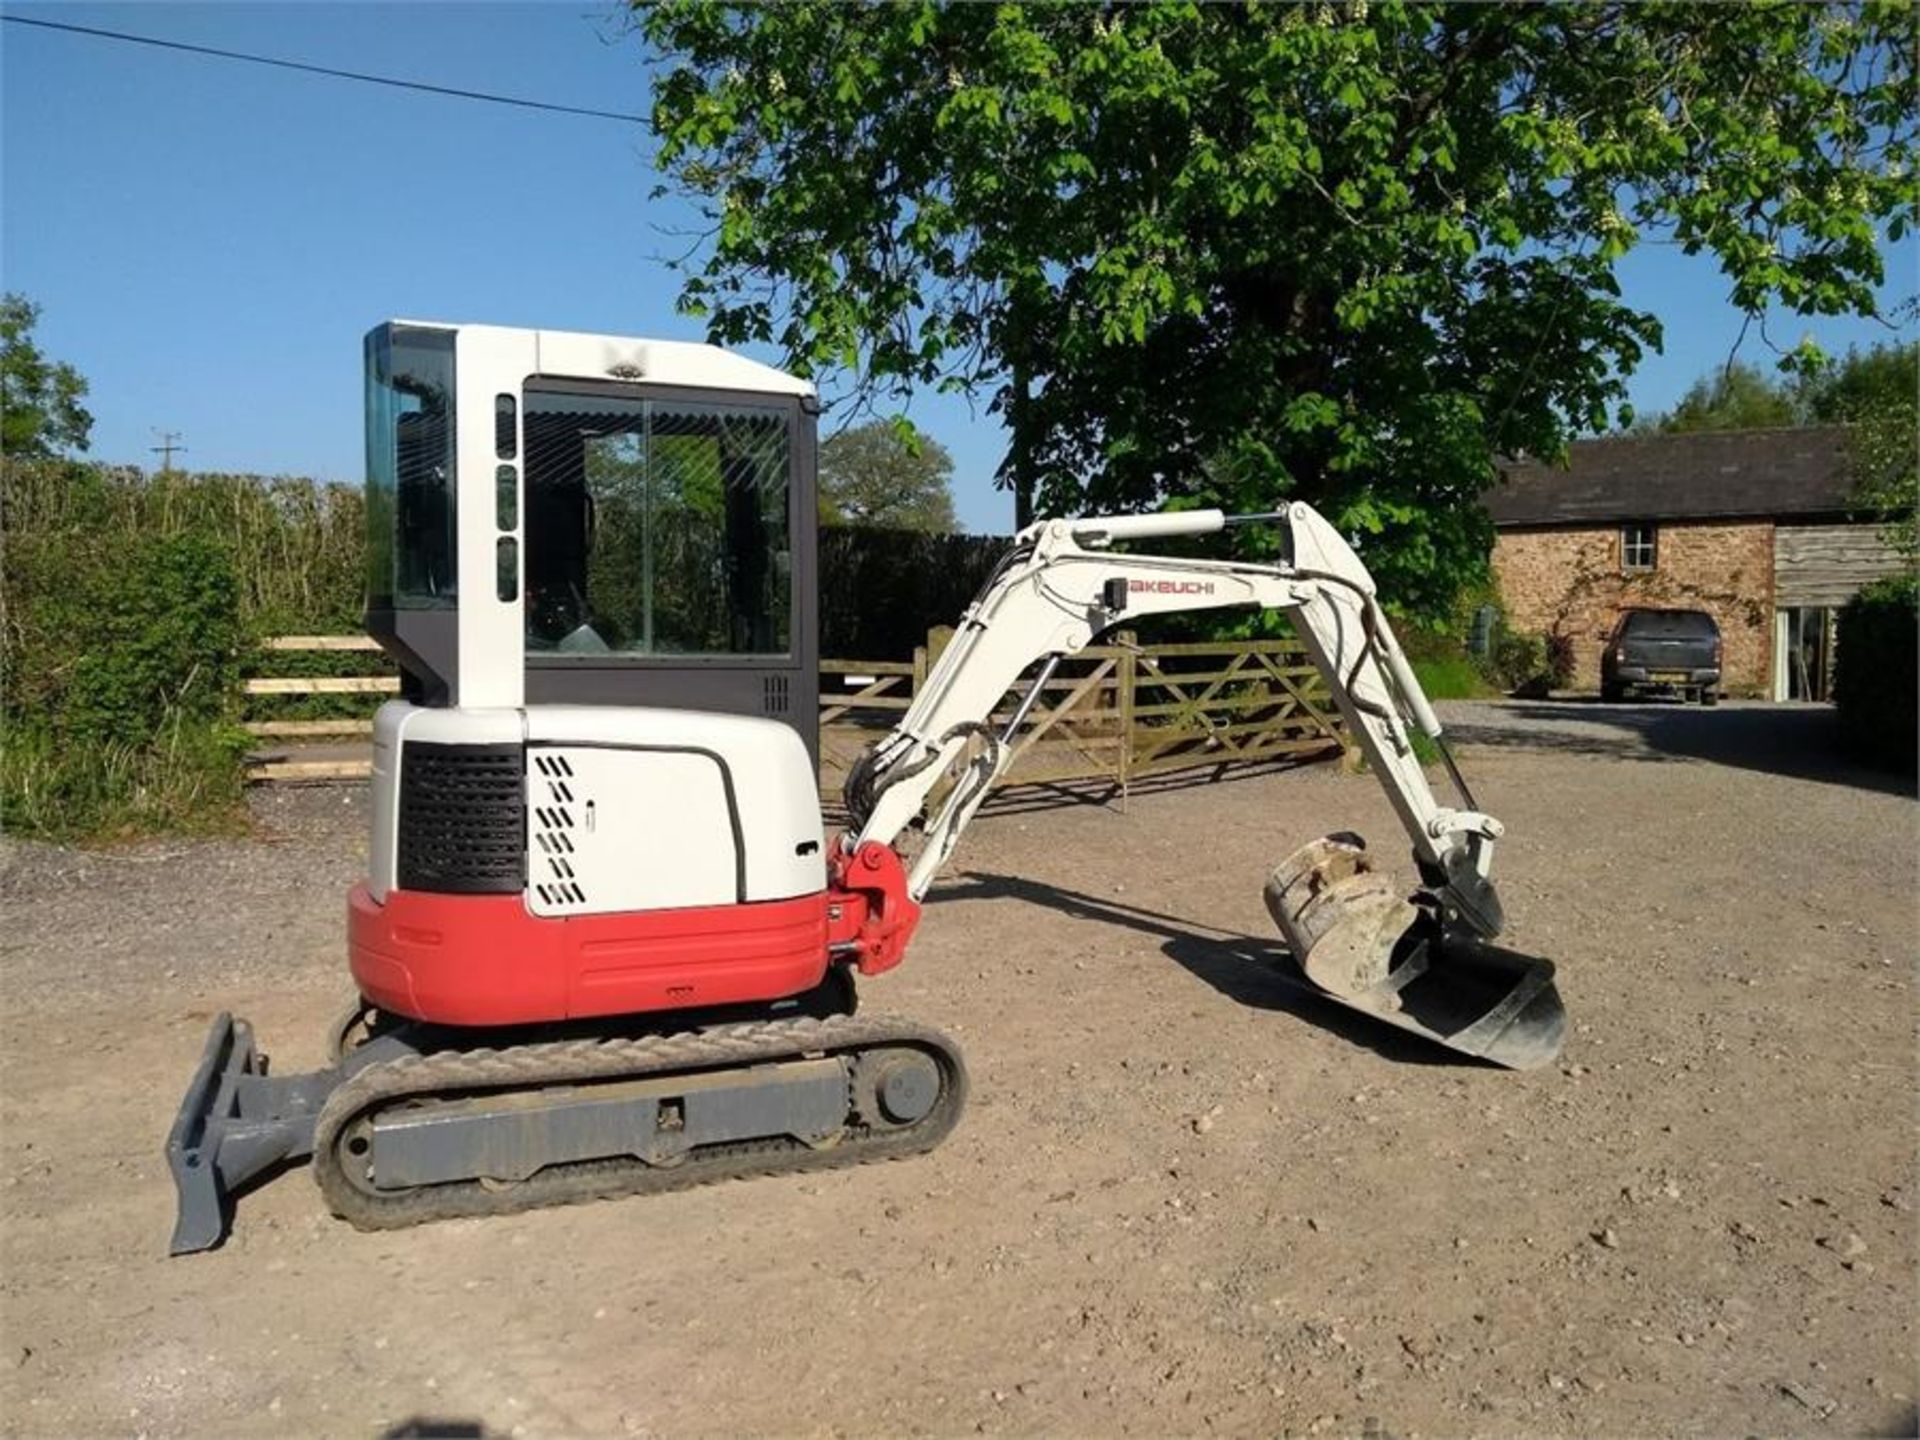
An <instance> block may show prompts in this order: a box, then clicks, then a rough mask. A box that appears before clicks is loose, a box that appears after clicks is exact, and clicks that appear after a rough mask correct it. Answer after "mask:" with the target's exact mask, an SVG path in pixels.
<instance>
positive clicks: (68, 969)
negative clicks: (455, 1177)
mask: <svg viewBox="0 0 1920 1440" xmlns="http://www.w3.org/2000/svg"><path fill="white" fill-rule="evenodd" d="M1443 708H1444V710H1445V712H1446V714H1447V716H1448V719H1449V722H1450V724H1451V725H1452V726H1453V728H1454V730H1455V733H1456V735H1457V737H1458V738H1459V740H1460V741H1461V742H1462V746H1461V759H1462V763H1463V765H1464V767H1465V768H1466V769H1467V771H1468V774H1469V776H1470V778H1471V779H1472V780H1473V782H1474V784H1475V787H1476V790H1477V792H1478V798H1479V800H1480V802H1481V804H1482V805H1483V806H1484V807H1485V808H1487V809H1489V810H1491V811H1492V812H1494V813H1496V814H1498V815H1500V816H1501V817H1502V818H1503V819H1504V820H1505V821H1506V822H1507V825H1508V827H1509V834H1508V839H1507V841H1506V843H1505V844H1504V845H1503V846H1502V849H1501V852H1500V855H1499V858H1498V861H1497V864H1496V873H1497V874H1498V876H1499V877H1500V879H1501V886H1502V895H1503V898H1504V900H1505V902H1506V906H1507V910H1508V913H1509V916H1510V918H1511V920H1512V922H1513V923H1512V928H1511V931H1510V932H1509V937H1508V938H1509V940H1510V942H1511V943H1512V944H1513V945H1514V946H1515V947H1516V948H1522V949H1527V950H1531V951H1533V952H1535V953H1539V954H1542V955H1546V956H1548V957H1550V958H1552V959H1553V960H1554V961H1555V962H1556V963H1557V964H1558V965H1559V966H1560V976H1561V988H1562V992H1563V994H1564V995H1565V998H1566V1002H1567V1006H1568V1010H1569V1012H1570V1014H1571V1017H1572V1021H1573V1025H1572V1032H1571V1034H1570V1038H1569V1044H1568V1047H1567V1050H1566V1053H1565V1055H1564V1056H1563V1058H1562V1062H1561V1064H1560V1065H1558V1066H1556V1067H1554V1068H1552V1069H1550V1070H1547V1071H1544V1072H1541V1073H1537V1074H1534V1075H1528V1076H1519V1075H1512V1074H1508V1073H1505V1072H1500V1071H1495V1070H1492V1069H1488V1068H1484V1067H1479V1066H1474V1065H1470V1064H1465V1063H1460V1062H1458V1061H1457V1060H1456V1059H1455V1058H1453V1057H1450V1056H1449V1055H1448V1054H1446V1053H1445V1052H1441V1051H1437V1050H1434V1049H1431V1048H1429V1047H1427V1046H1425V1045H1423V1044H1422V1043H1420V1042H1419V1041H1417V1040H1414V1039H1412V1038H1410V1037H1406V1036H1403V1035H1401V1034H1400V1033H1398V1032H1395V1031H1391V1030H1385V1029H1381V1028H1379V1027H1377V1026H1375V1025H1373V1024H1371V1023H1370V1022H1367V1021H1365V1020H1364V1019H1362V1018H1360V1017H1356V1016H1352V1015H1350V1014H1348V1013H1347V1012H1344V1011H1341V1010H1338V1009H1337V1008H1334V1007H1332V1006H1330V1005H1327V1004H1325V1003H1323V1002H1321V1001H1319V1000H1317V999H1314V998H1312V997H1310V996H1305V995H1302V994H1301V993H1300V991H1299V990H1298V989H1296V988H1294V987H1292V986H1290V985H1289V984H1287V983H1285V982H1284V981H1283V980H1281V979H1280V978H1279V976H1278V975H1277V973H1276V971H1275V970H1274V968H1273V965H1272V963H1271V961H1272V956H1273V950H1274V942H1273V939H1272V936H1271V930H1270V926H1269V924H1268V922H1267V920H1266V917H1265V914H1264V911H1263V909H1262V906H1261V902H1260V885H1261V882H1262V880H1263V878H1264V876H1265V873H1266V869H1267V867H1268V866H1269V865H1270V864H1271V863H1272V862H1273V861H1274V860H1275V859H1277V858H1279V857H1280V856H1281V855H1282V854H1283V853H1285V852H1286V851H1288V850H1290V849H1291V848H1292V847H1293V846H1294V845H1296V844H1298V843H1300V842H1302V841H1304V840H1306V839H1309V838H1311V837H1312V836H1314V835H1317V834H1320V833H1323V832H1325V831H1328V830H1335V829H1344V828H1355V829H1359V830H1361V831H1363V832H1364V833H1367V834H1369V835H1371V836H1372V837H1373V838H1374V840H1375V842H1376V844H1378V845H1380V846H1382V847H1383V848H1391V849H1392V850H1394V851H1395V852H1397V851H1398V849H1399V845H1398V842H1397V841H1396V840H1395V838H1394V833H1393V832H1394V824H1393V820H1392V817H1391V814H1390V812H1389V810H1388V808H1387V806H1386V804H1385V801H1384V800H1383V799H1382V797H1381V795H1380V793H1379V791H1378V789H1377V787H1375V786H1374V785H1373V784H1372V783H1371V782H1370V781H1369V780H1368V779H1367V778H1365V777H1363V776H1352V775H1341V774H1339V773H1337V772H1336V770H1335V769H1334V767H1331V766H1319V767H1313V768H1309V769H1302V770H1296V771H1291V772H1284V771H1282V772H1272V771H1270V772H1267V773H1264V774H1258V775H1253V776H1248V777H1243V778H1232V779H1227V780H1224V781H1221V782H1219V783H1186V784H1179V785H1174V784H1166V783H1164V782H1163V783H1162V784H1160V785H1159V786H1158V787H1156V788H1154V789H1152V790H1140V791H1136V792H1135V794H1134V795H1133V796H1132V798H1131V799H1130V801H1129V802H1128V803H1127V804H1126V805H1124V806H1121V805H1119V804H1109V805H1100V804H1093V803H1072V802H1070V801H1068V800H1066V799H1064V798H1063V797H1061V796H1059V795H1056V794H1052V793H1034V792H1025V793H1018V792H1016V793H1014V794H1011V795H1009V796H1007V797H1004V798H1003V799H1002V800H1000V801H998V802H996V805H995V806H994V807H993V809H992V810H991V811H990V812H989V813H988V814H987V815H986V816H985V817H983V818H982V820H981V821H980V822H979V824H978V825H977V827H976V829H975V831H974V832H973V833H972V834H971V835H970V836H969V837H968V840H967V842H966V844H965V845H963V847H962V850H961V853H960V856H959V865H958V867H957V868H956V871H955V873H954V874H953V876H952V877H950V878H949V879H948V880H947V881H946V882H945V883H943V885H942V886H941V887H940V888H939V889H938V890H937V891H936V892H935V895H934V896H933V898H932V903H931V904H930V905H929V907H928V913H927V916H926V919H925V921H924V923H923V925H922V927H921V931H920V936H919V938H918V940H917V942H916V946H915V950H914V952H913V955H912V956H911V958H910V961H909V963H908V964H907V965H906V966H905V967H903V968H902V969H901V970H900V971H898V972H896V973H895V974H893V975H889V976H886V977H884V978H882V979H880V980H877V981H874V982H871V983H870V984H869V985H868V986H867V987H866V1000H867V1003H868V1005H869V1006H870V1007H872V1008H876V1009H892V1010H898V1011H901V1012H904V1013H910V1014H913V1015H915V1016H917V1017H919V1018H922V1019H925V1020H927V1021H930V1022H932V1023H935V1024H938V1025H941V1026H942V1027H943V1028H945V1029H947V1030H949V1031H950V1032H952V1033H953V1034H955V1035H956V1036H957V1037H958V1038H959V1039H960V1041H961V1043H962V1044H963V1045H964V1046H965V1047H966V1049H967V1052H968V1055H969V1059H970V1063H971V1065H972V1067H973V1073H974V1094H975V1099H974V1102H973V1104H972V1106H971V1108H970V1111H969V1113H968V1115H967V1116H966V1117H965V1118H964V1119H963V1121H962V1123H961V1126H960V1129H959V1130H958V1132H957V1133H956V1135H955V1136H954V1138H953V1139H952V1140H950V1141H949V1142H948V1143H947V1144H946V1145H945V1146H944V1147H942V1148H941V1149H940V1150H939V1151H937V1152H936V1153H935V1154H933V1155H931V1156H928V1157H925V1158H923V1159H919V1160H915V1161H910V1162H906V1163H902V1164H897V1165H884V1166H870V1167H866V1168H864V1169H861V1170H857V1171H852V1172H847V1173H844V1174H838V1175H831V1176H826V1177H819V1178H813V1179H794V1180H783V1181H761V1182H755V1183H750V1184H738V1185H731V1186H723V1187H717V1188H712V1189H708V1190H703V1191H697V1192H691V1193H686V1194H680V1195H672V1196H666V1197H662V1198H658V1199H653V1200H646V1201H635V1202H625V1203H613V1204H602V1205H596V1206H588V1207H584V1208H580V1209H572V1210H562V1211H549V1212H546V1213H543V1214H537V1215H527V1216H518V1217H513V1218H508V1219H500V1220H488V1221H469V1222H457V1223H452V1224H443V1225H438V1226H431V1227H426V1228H423V1229H419V1230H414V1231H406V1232H399V1233H393V1234H385V1235H362V1234H357V1233H355V1232H354V1231H352V1230H350V1229H347V1228H345V1227H344V1226H341V1225H340V1224H338V1223H337V1222H335V1221H333V1220H331V1219H330V1218H329V1217H328V1216H327V1215H326V1213H325V1211H324V1208H323V1207H322V1205H321V1202H320V1198H319V1196H318V1194H317V1192H316V1191H315V1190H314V1188H313V1186H312V1185H311V1184H310V1183H309V1182H308V1181H307V1179H306V1177H305V1176H304V1175H303V1174H300V1173H298V1172H294V1173H289V1174H286V1175H283V1176H280V1177H279V1178H277V1179H275V1180H274V1181H272V1182H271V1183H269V1184H267V1185H265V1186H264V1187H262V1188H261V1189H259V1190H258V1191H256V1192H255V1193H253V1194H251V1195H249V1196H247V1197H245V1198H244V1200H243V1201H242V1203H241V1205H240V1208H239V1214H238V1219H237V1223H236V1226H235V1231H234V1235H233V1238H232V1240H231V1241H230V1242H229V1243H228V1244H227V1245H226V1246H225V1248H223V1249H221V1250H219V1251H217V1252H214V1253H211V1254H208V1255H203V1256H198V1257H193V1258H188V1259H182V1260H171V1261H170V1260H167V1259H165V1258H163V1257H164V1249H165V1242H166V1236H167V1232H168V1229H169V1227H170V1223H171V1211H172V1194H171V1188H170V1186H169V1183H168V1180H167V1174H166V1169H165V1166H164V1164H163V1163H162V1161H161V1158H160V1147H161V1141H162V1138H163V1136H164V1133H165V1130H166V1127H167V1124H168V1122H169V1120H170V1119H171V1114H172V1110H173V1107H174V1105H175V1104H176V1102H177V1099H178V1095H179V1091H180V1088H181V1087H182V1086H183V1085H184V1084H185V1081H186V1078H187V1075H188V1072H189V1071H190V1069H191V1067H192V1064H193V1062H194V1060H195V1058H196V1057H197V1055H198V1052H199V1049H200V1045H201V1040H202V1037H203V1035H204V1032H205V1029H206V1025H207V1021H208V1017H209V1016H210V1015H211V1014H212V1013H213V1012H214V1011H216V1010H217V1009H220V1008H223V1007H231V1008H232V1009H234V1010H235V1011H237V1012H239V1013H242V1014H245V1015H247V1016H249V1017H250V1018H251V1019H252V1020H253V1021H254V1022H255V1023H256V1025H257V1027H258V1030H259V1033H260V1035H261V1037H262V1039H263V1042H264V1043H265V1044H266V1045H267V1046H268V1047H269V1048H270V1049H271V1050H272V1051H273V1053H274V1055H275V1057H276V1060H277V1061H278V1062H279V1068H281V1069H283V1070H289V1071H290V1070H296V1069H299V1068H302V1067H304V1066H306V1065H309V1064H312V1063H314V1062H315V1061H316V1060H317V1058H318V1050H319V1046H320V1036H321V1032H322V1027H323V1025H324V1023H325V1021H326V1019H327V1018H328V1016H329V1014H330V1013H331V1012H332V1011H333V1010H334V1009H335V1007H336V1005H337V1003H338V1002H339V1000H340V998H341V990H342V974H343V972H342V970H341V966H340V956H339V948H340V921H341V909H342V899H341V897H342V893H343V891H344V890H345V888H346V886H347V885H348V884H349V883H350V882H351V880H352V879H353V878H354V877H355V876H356V875H357V873H358V872H359V870H360V868H361V866H362V864H363V862H364V848H365V847H364V839H363V836H362V829H363V826H364V823H365V813H364V804H363V797H362V796H361V795H360V794H359V792H358V791H356V790H352V789H311V790H300V791H282V792H277V793H273V794H267V795H262V796H261V797H260V800H259V834H258V837H257V838H256V839H254V840H252V841H248V842H208V843H191V844H184V843H174V844H166V845H152V846H141V847H136V848H130V849H122V850H116V851H111V852H104V853H90V854H81V853H76V852H72V851H60V850H49V849H44V848H40V847H33V846H14V847H12V848H10V849H8V850H6V851H4V852H0V867H3V869H4V874H3V876H0V887H4V889H3V892H0V893H4V896H5V900H6V907H7V925H6V927H5V933H4V935H3V936H0V954H3V955H4V964H5V970H4V974H5V976H6V978H7V982H8V986H7V988H8V999H9V1001H10V1013H11V1015H12V1016H13V1020H12V1022H11V1023H10V1024H9V1025H8V1027H7V1029H6V1032H5V1033H6V1044H5V1046H4V1052H3V1059H4V1065H5V1071H4V1085H0V1122H3V1128H0V1147H3V1148H4V1157H5V1164H4V1166H3V1167H0V1219H3V1220H4V1225H0V1301H3V1303H4V1309H3V1311H0V1326H3V1330H0V1335H3V1338H4V1350H3V1351H0V1377H3V1378H0V1420H3V1423H4V1427H5V1431H6V1433H10V1434H22V1435H40V1434H48V1435H56V1434H57V1435H64V1434H151V1435H155V1436H159V1435H194V1436H198V1435H211V1434H263V1433H273V1434H280V1433H286V1434H301V1435H352V1436H365V1435H368V1434H375V1433H381V1432H383V1431H386V1430H389V1429H391V1428H393V1427H398V1426H402V1425H404V1424H405V1423H406V1422H408V1421H409V1420H420V1419H432V1420H435V1421H443V1422H454V1421H458V1422H466V1423H467V1424H468V1425H469V1427H470V1428H469V1429H468V1431H466V1432H464V1433H475V1432H474V1431H473V1430H472V1428H471V1427H472V1426H481V1427H484V1428H485V1430H486V1432H488V1433H501V1434H530V1435H553V1434H606V1433H612V1434H635V1435H644V1434H682V1433H739V1432H759V1433H765V1432H781V1433H808V1434H812V1433H843V1432H853V1433H900V1432H914V1433H922V1432H925V1433H939V1434H947V1433H955V1432H974V1431H986V1432H1001V1431H1005V1432H1016V1433H1017V1432H1035V1431H1044V1432H1068V1433H1089V1432H1102V1433H1104V1432H1111V1431H1126V1432H1137V1433H1149V1434H1163V1433H1196V1432H1200V1431H1203V1430H1208V1429H1220V1430H1228V1431H1235V1432H1241V1431H1255V1430H1259V1431H1264V1432H1269V1433H1272V1432H1293V1433H1309V1434H1312V1433H1325V1434H1355V1433H1360V1432H1362V1431H1367V1432H1370V1433H1374V1434H1382V1433H1389V1434H1392V1435H1395V1436H1416V1435H1456V1434H1489V1435H1492V1434H1500V1435H1511V1434H1516V1433H1523V1434H1549V1433H1552V1434H1579V1435H1589V1434H1603V1435H1629V1434H1656V1433H1657V1434H1700V1435H1719V1434H1733V1433H1743V1434H1751V1433H1780V1432H1787V1433H1795V1434H1834V1435H1842V1434H1886V1435H1893V1434H1912V1433H1913V1431H1914V1420H1915V1410H1914V1396H1915V1394H1916V1393H1920V1391H1917V1389H1916V1375H1915V1364H1914V1355H1915V1337H1914V1316H1915V1299H1916V1295H1915V1277H1914V1255H1915V1240H1916V1235H1915V1222H1914V1214H1913V1204H1914V1195H1915V1176H1914V1161H1915V1140H1914V1125H1913V1115H1914V1098H1915V1073H1914V1072H1915V1044H1914V1041H1915V1035H1914V1004H1913V1000H1914V997H1913V979H1914V976H1913V967H1914V960H1915V935H1916V933H1917V931H1920V927H1917V926H1916V919H1920V917H1917V916H1916V913H1915V912H1916V899H1915V894H1916V891H1915V884H1914V881H1915V861H1916V856H1920V807H1917V806H1916V804H1915V802H1914V800H1913V798H1912V796H1911V794H1910V793H1908V792H1905V791H1903V790H1902V789H1901V787H1899V786H1897V785H1893V784H1890V783H1888V782H1886V781H1885V780H1884V779H1882V778H1880V777H1875V776H1872V775H1870V774H1864V773H1861V772H1858V771H1854V770H1851V769H1848V768H1846V767H1844V766H1840V765H1837V764H1835V763H1833V762H1831V761H1830V760H1828V759H1827V758H1826V757H1827V755H1828V754H1830V740H1831V736H1830V733H1829V731H1830V725H1831V717H1830V715H1828V714H1826V713H1825V712H1822V711H1817V710H1788V709H1784V708H1774V707H1767V706H1758V705H1752V706H1749V705H1731V706H1723V707H1721V708H1720V709H1717V710H1712V711H1707V710H1698V709H1680V708H1677V707H1673V706H1600V705H1595V704H1576V703H1541V704H1533V705H1527V704H1518V703H1501V704H1484V705H1483V704H1475V705H1454V706H1447V707H1443ZM415 1433H424V1432H418V1431H416V1432H415ZM444 1433H462V1432H457V1431H450V1432H444Z"/></svg>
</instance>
